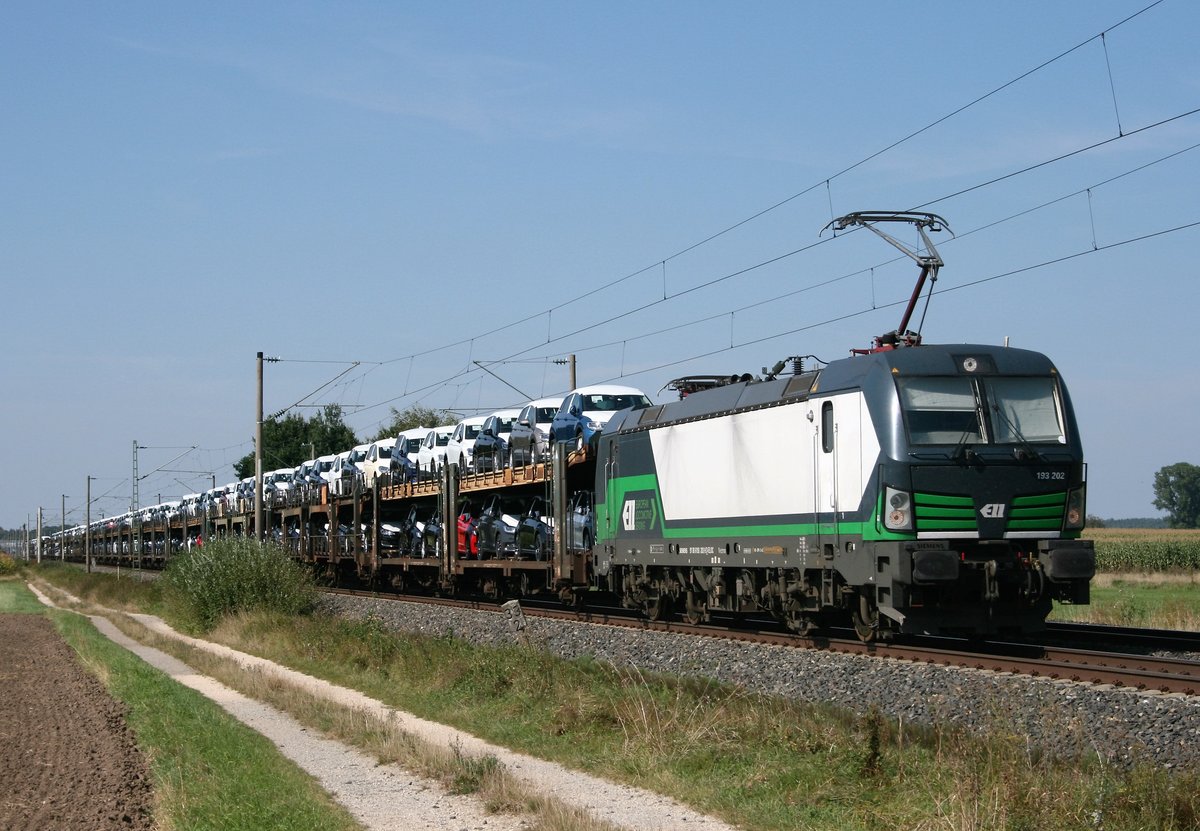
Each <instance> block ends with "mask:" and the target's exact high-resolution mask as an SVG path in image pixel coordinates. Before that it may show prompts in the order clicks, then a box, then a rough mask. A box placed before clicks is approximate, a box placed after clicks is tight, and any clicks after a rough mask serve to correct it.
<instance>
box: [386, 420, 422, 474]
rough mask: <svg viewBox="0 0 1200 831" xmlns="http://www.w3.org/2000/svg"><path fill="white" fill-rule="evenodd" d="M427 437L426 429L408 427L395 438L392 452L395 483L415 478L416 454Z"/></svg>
mask: <svg viewBox="0 0 1200 831" xmlns="http://www.w3.org/2000/svg"><path fill="white" fill-rule="evenodd" d="M428 435H429V428H428V427H410V428H409V429H407V430H401V431H400V434H399V435H398V436H396V449H395V450H393V451H392V478H393V480H394V481H396V482H402V481H405V480H411V479H415V478H416V476H417V454H418V453H420V451H421V446H422V445H423V444H424V443H425V437H426V436H428Z"/></svg>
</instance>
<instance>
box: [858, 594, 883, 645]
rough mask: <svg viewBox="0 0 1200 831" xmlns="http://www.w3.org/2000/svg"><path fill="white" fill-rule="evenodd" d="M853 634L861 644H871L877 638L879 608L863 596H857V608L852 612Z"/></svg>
mask: <svg viewBox="0 0 1200 831" xmlns="http://www.w3.org/2000/svg"><path fill="white" fill-rule="evenodd" d="M852 616H853V618H854V634H856V635H858V639H859V640H860V641H862V642H863V643H871V642H872V641H874V640H875V639H876V638H877V637H878V636H879V607H877V606H876V605H875V602H874V601H873V600H871V598H869V597H867V596H866V595H865V594H860V595H859V596H858V608H857V609H855V610H854V612H853V615H852Z"/></svg>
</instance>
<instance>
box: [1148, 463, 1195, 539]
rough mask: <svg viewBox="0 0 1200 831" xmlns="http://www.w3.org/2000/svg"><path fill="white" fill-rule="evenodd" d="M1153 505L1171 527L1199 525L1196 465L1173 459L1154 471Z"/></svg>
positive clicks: (1193, 526)
mask: <svg viewBox="0 0 1200 831" xmlns="http://www.w3.org/2000/svg"><path fill="white" fill-rule="evenodd" d="M1154 507H1155V508H1158V509H1159V510H1160V511H1166V512H1167V514H1168V516H1167V524H1168V525H1170V526H1171V527H1172V528H1196V527H1198V526H1200V467H1198V466H1196V465H1193V464H1188V463H1187V462H1176V463H1175V464H1173V465H1167V466H1166V467H1164V468H1161V469H1160V470H1159V471H1158V473H1156V474H1154Z"/></svg>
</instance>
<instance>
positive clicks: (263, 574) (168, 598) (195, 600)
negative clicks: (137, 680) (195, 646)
mask: <svg viewBox="0 0 1200 831" xmlns="http://www.w3.org/2000/svg"><path fill="white" fill-rule="evenodd" d="M162 583H163V586H162V588H163V598H164V601H165V602H166V606H167V609H168V611H169V613H170V614H172V615H173V616H174V617H176V618H177V619H178V620H179V622H180V623H182V624H184V625H185V626H187V627H188V628H191V629H193V630H196V631H200V632H208V631H210V630H211V629H212V628H213V627H214V626H216V625H217V623H218V622H219V621H220V620H221V618H223V617H225V616H226V615H231V614H237V613H239V612H246V611H252V610H261V611H270V612H279V613H282V614H299V613H302V612H305V611H307V610H308V609H310V608H311V607H312V604H313V600H314V598H315V591H314V587H313V583H312V578H311V577H310V575H309V573H308V572H307V571H306V570H305V569H304V568H303V567H301V566H300V565H299V564H298V563H296V562H295V561H294V560H292V559H291V557H290V556H289V555H288V553H287V552H286V551H285V550H284V549H283V548H281V547H280V546H278V545H276V544H275V543H259V542H258V541H256V540H252V539H247V538H244V537H234V538H228V539H220V540H213V541H212V542H208V543H205V544H204V545H203V546H202V547H199V548H193V549H192V550H190V551H188V552H187V553H185V554H182V555H180V556H177V557H174V558H172V559H171V563H170V565H169V566H168V567H167V570H166V571H165V572H164V573H163V577H162Z"/></svg>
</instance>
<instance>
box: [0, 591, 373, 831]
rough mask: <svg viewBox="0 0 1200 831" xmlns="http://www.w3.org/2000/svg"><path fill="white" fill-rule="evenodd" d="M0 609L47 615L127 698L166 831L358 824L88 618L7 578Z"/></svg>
mask: <svg viewBox="0 0 1200 831" xmlns="http://www.w3.org/2000/svg"><path fill="white" fill-rule="evenodd" d="M13 595H17V596H18V597H17V599H15V600H13V599H11V598H12V596H13ZM0 608H7V609H10V610H16V609H20V610H21V611H37V612H40V613H45V614H48V615H49V617H50V618H51V619H52V620H53V621H54V624H55V626H56V627H57V628H58V630H59V632H60V633H62V635H63V637H64V638H65V639H66V641H67V643H69V644H70V645H71V647H72V648H73V649H74V650H75V652H76V653H77V654H78V655H79V657H80V660H81V661H82V662H83V663H84V665H85V666H87V667H88V668H89V669H90V670H91V671H92V672H93V673H94V674H96V675H97V676H98V677H99V678H100V680H101V681H102V682H103V683H104V685H105V686H106V687H107V688H108V691H109V693H110V694H111V695H112V696H113V697H114V698H116V699H118V700H120V701H122V702H124V704H125V705H126V707H127V708H128V709H127V715H126V721H127V722H128V724H129V726H130V728H132V730H133V731H134V733H135V734H136V735H137V738H138V744H139V746H140V747H141V748H142V750H143V751H144V752H145V753H146V754H147V755H148V757H149V759H150V765H151V770H152V772H153V776H154V783H155V792H156V795H157V798H158V801H159V810H158V816H157V820H158V822H159V824H160V826H161V827H162V828H163V829H164V831H192V829H195V830H196V831H201V830H202V829H221V831H261V829H265V828H270V829H279V831H292V830H293V829H294V831H311V829H314V828H321V829H331V830H332V831H351V830H352V829H361V826H360V825H359V824H358V823H357V822H356V821H355V820H354V819H353V818H352V817H351V816H350V815H349V814H348V813H347V812H346V811H345V810H344V809H343V808H342V807H341V806H339V805H337V803H335V802H334V801H333V799H332V798H331V797H330V796H329V795H328V794H326V793H325V792H324V791H323V790H322V789H321V788H320V787H319V786H318V785H317V784H316V782H315V781H314V780H313V779H312V778H311V777H309V776H308V775H307V774H306V773H304V772H303V771H301V770H300V769H299V768H297V767H296V766H295V765H293V764H292V763H291V762H289V761H288V760H287V759H285V758H283V757H282V756H281V755H280V754H279V752H278V751H277V750H276V749H275V747H274V746H273V745H272V744H271V743H270V742H269V741H267V740H266V739H265V738H263V737H262V736H260V735H259V734H258V733H255V732H254V731H252V730H250V729H249V728H247V727H245V726H244V725H242V724H240V723H239V722H237V721H236V720H234V719H233V718H232V717H231V716H229V715H228V714H226V713H225V712H224V711H223V710H222V709H221V708H220V707H218V706H217V705H216V704H214V703H212V702H211V701H209V700H208V699H207V698H204V697H203V696H201V695H200V694H199V693H196V692H194V691H192V690H189V689H187V688H186V687H183V686H181V685H179V684H177V683H175V682H174V681H172V680H171V679H169V678H168V677H167V676H165V675H163V674H162V673H161V672H158V671H157V670H155V669H152V668H151V667H150V666H148V665H147V664H145V663H144V662H143V661H141V660H140V659H138V658H136V657H135V656H133V655H132V654H130V653H129V652H127V651H126V650H125V649H123V648H121V647H119V646H117V645H116V644H114V643H112V642H111V641H110V640H108V638H106V637H104V636H103V635H101V634H100V633H99V632H97V631H96V628H95V627H94V626H92V624H91V622H90V621H88V620H87V619H86V618H83V617H80V616H79V615H76V614H74V613H71V612H61V611H50V612H44V611H42V610H44V608H45V607H43V606H41V604H39V603H38V602H37V601H36V599H34V598H33V596H32V594H30V592H29V591H28V590H27V589H25V588H24V587H23V586H21V585H19V584H15V583H7V582H6V583H3V584H0Z"/></svg>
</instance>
